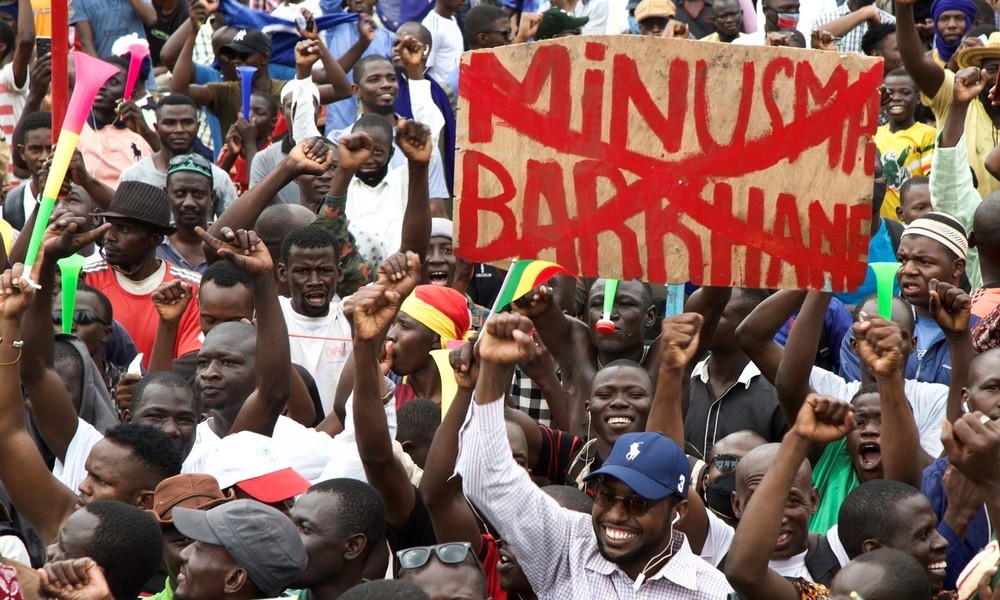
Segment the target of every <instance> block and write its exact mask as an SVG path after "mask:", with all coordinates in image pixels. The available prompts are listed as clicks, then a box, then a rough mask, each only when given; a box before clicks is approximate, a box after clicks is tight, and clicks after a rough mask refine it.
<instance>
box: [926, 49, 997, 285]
mask: <svg viewBox="0 0 1000 600" xmlns="http://www.w3.org/2000/svg"><path fill="white" fill-rule="evenodd" d="M987 83H988V82H987V78H986V72H985V71H981V70H980V69H979V68H977V67H970V68H968V69H962V70H961V71H959V72H958V73H956V74H955V92H954V95H953V97H952V101H951V109H950V110H949V111H948V116H947V117H946V118H945V120H944V127H942V128H941V133H940V135H939V136H938V141H937V147H936V148H935V149H934V157H933V158H932V159H931V184H930V190H931V198H933V199H934V210H939V211H941V212H946V213H948V214H949V215H952V216H953V217H955V218H956V219H958V220H959V222H960V223H961V224H962V226H963V227H965V230H966V231H972V220H973V218H974V217H975V214H976V207H977V206H979V202H980V200H981V197H980V195H979V192H978V191H976V186H975V185H974V184H973V181H972V170H971V169H969V151H968V149H967V147H966V145H965V142H964V141H963V140H962V137H963V136H964V135H965V117H966V116H967V115H968V114H969V103H970V102H978V100H977V98H978V96H979V93H980V92H982V90H983V87H985V86H986V84H987ZM985 165H986V170H987V171H989V172H990V173H991V174H992V175H993V176H994V177H996V176H997V175H1000V151H998V150H997V149H996V148H994V149H993V150H991V151H990V153H989V155H988V156H987V157H986V161H985ZM969 275H970V276H971V277H972V278H973V280H976V279H977V276H978V275H979V273H969ZM973 285H975V284H973Z"/></svg>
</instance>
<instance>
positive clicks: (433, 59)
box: [422, 9, 465, 83]
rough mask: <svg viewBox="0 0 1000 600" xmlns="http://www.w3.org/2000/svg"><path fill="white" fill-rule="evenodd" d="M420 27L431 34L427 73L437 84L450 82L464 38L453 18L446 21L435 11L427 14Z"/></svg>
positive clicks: (461, 50) (463, 48)
mask: <svg viewBox="0 0 1000 600" xmlns="http://www.w3.org/2000/svg"><path fill="white" fill-rule="evenodd" d="M422 25H423V26H424V27H426V28H427V29H429V30H430V32H431V54H430V56H428V57H427V73H428V74H429V75H430V76H431V77H433V78H434V79H435V80H436V81H438V82H439V83H447V82H449V81H451V77H452V76H453V75H454V73H455V71H456V70H458V64H459V62H461V60H462V52H463V51H464V50H465V37H464V36H462V30H461V28H459V26H458V21H456V20H455V17H451V18H450V19H446V18H445V17H442V16H441V15H439V14H438V13H437V11H435V10H433V9H432V10H431V12H429V13H427V16H426V17H424V20H423V21H422Z"/></svg>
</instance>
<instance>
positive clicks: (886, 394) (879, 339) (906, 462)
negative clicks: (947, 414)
mask: <svg viewBox="0 0 1000 600" xmlns="http://www.w3.org/2000/svg"><path fill="white" fill-rule="evenodd" d="M854 335H855V338H856V339H857V342H858V355H859V356H860V358H861V360H862V361H864V363H865V365H866V366H867V367H868V370H869V371H871V373H872V375H874V376H875V381H876V382H877V383H878V394H879V397H880V398H881V406H882V429H881V431H882V438H881V444H882V469H883V473H884V476H885V478H886V479H893V480H895V481H901V482H903V483H906V484H909V485H912V486H913V487H915V488H918V489H919V488H920V483H921V480H922V479H923V472H924V467H926V466H927V465H929V464H931V462H933V461H932V460H931V457H930V456H928V455H927V453H926V452H924V451H923V449H922V448H921V447H920V434H919V433H918V432H917V423H916V421H914V420H913V410H912V409H911V408H910V404H909V402H907V401H906V392H905V391H904V388H903V369H904V368H905V362H906V361H905V359H904V358H903V352H902V348H901V346H902V344H903V336H902V333H901V332H900V329H899V326H898V325H896V324H895V323H893V322H892V321H886V320H885V319H880V318H878V317H871V318H869V319H867V320H865V321H861V322H859V323H855V324H854Z"/></svg>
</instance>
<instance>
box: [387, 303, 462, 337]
mask: <svg viewBox="0 0 1000 600" xmlns="http://www.w3.org/2000/svg"><path fill="white" fill-rule="evenodd" d="M399 310H400V311H401V312H404V313H406V314H408V315H410V316H411V317H413V318H414V319H416V320H417V321H419V322H420V323H421V324H423V325H424V326H425V327H427V328H428V329H430V330H431V331H433V332H434V333H436V334H438V336H440V337H441V347H442V348H447V347H448V341H449V340H457V339H461V338H459V337H458V336H457V335H456V331H455V330H456V329H457V327H456V325H455V322H454V321H452V320H451V319H450V318H448V316H447V315H446V314H444V313H443V312H441V311H440V310H438V309H437V308H435V307H434V306H432V305H430V304H428V303H426V302H424V301H423V300H421V299H420V298H417V295H416V294H410V295H409V296H407V297H406V299H405V300H403V305H402V306H400V307H399Z"/></svg>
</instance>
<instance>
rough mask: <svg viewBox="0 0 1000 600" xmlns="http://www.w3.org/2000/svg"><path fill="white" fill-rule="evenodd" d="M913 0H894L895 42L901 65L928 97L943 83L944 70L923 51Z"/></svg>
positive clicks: (934, 94) (935, 93)
mask: <svg viewBox="0 0 1000 600" xmlns="http://www.w3.org/2000/svg"><path fill="white" fill-rule="evenodd" d="M914 2H915V0H896V43H897V44H899V54H900V56H901V57H902V59H903V66H904V67H906V70H907V71H909V73H910V75H911V76H912V77H913V80H914V81H915V82H917V87H919V88H920V91H921V92H923V94H924V95H925V96H927V97H928V98H933V97H934V96H936V95H937V93H938V90H939V89H941V84H942V83H944V70H943V69H942V68H941V67H939V66H938V65H937V63H935V62H934V59H933V58H931V57H930V56H929V55H928V54H927V53H926V52H925V51H924V45H923V42H921V41H920V34H919V33H917V25H916V23H914V21H913V4H914Z"/></svg>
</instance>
